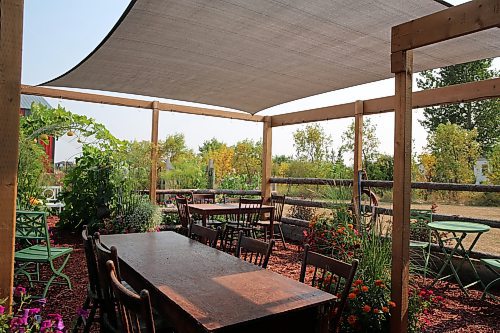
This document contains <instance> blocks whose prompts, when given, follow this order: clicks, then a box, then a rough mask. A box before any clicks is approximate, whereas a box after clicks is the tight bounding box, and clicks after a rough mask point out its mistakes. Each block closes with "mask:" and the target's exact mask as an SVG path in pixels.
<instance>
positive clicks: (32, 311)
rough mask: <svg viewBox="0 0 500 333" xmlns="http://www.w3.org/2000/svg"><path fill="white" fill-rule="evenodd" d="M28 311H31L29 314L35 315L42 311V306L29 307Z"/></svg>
mask: <svg viewBox="0 0 500 333" xmlns="http://www.w3.org/2000/svg"><path fill="white" fill-rule="evenodd" d="M28 312H29V315H30V316H31V315H35V314H39V313H40V308H31V309H28Z"/></svg>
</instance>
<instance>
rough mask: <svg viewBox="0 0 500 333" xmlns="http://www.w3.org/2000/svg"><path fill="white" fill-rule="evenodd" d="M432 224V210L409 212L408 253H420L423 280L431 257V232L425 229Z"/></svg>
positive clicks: (413, 210)
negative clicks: (422, 264)
mask: <svg viewBox="0 0 500 333" xmlns="http://www.w3.org/2000/svg"><path fill="white" fill-rule="evenodd" d="M431 222H432V210H430V209H412V210H410V251H411V250H413V251H421V253H422V257H423V259H424V279H425V277H426V276H427V268H428V266H429V259H430V256H431V230H430V229H429V228H428V227H427V224H428V223H431Z"/></svg>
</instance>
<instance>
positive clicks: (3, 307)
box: [0, 305, 5, 315]
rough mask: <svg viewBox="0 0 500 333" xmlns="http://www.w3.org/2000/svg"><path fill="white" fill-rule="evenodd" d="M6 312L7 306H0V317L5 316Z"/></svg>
mask: <svg viewBox="0 0 500 333" xmlns="http://www.w3.org/2000/svg"><path fill="white" fill-rule="evenodd" d="M4 312H5V306H2V305H0V315H3V314H4Z"/></svg>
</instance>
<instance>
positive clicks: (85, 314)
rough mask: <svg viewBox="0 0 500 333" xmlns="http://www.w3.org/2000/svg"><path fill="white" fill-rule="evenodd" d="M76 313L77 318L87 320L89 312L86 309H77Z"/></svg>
mask: <svg viewBox="0 0 500 333" xmlns="http://www.w3.org/2000/svg"><path fill="white" fill-rule="evenodd" d="M76 313H77V314H78V316H80V317H82V318H84V319H88V318H89V314H90V311H89V310H88V309H83V308H80V309H78V311H77V312H76Z"/></svg>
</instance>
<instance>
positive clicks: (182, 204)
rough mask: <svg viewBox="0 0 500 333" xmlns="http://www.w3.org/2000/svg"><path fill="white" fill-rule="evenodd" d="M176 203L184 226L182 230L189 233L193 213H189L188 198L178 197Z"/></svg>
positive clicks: (185, 233)
mask: <svg viewBox="0 0 500 333" xmlns="http://www.w3.org/2000/svg"><path fill="white" fill-rule="evenodd" d="M175 203H176V205H177V212H178V213H179V220H180V222H181V226H182V229H183V230H182V232H183V233H184V235H187V233H188V230H189V225H190V224H191V215H190V214H189V206H188V200H187V198H184V197H176V198H175Z"/></svg>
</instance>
